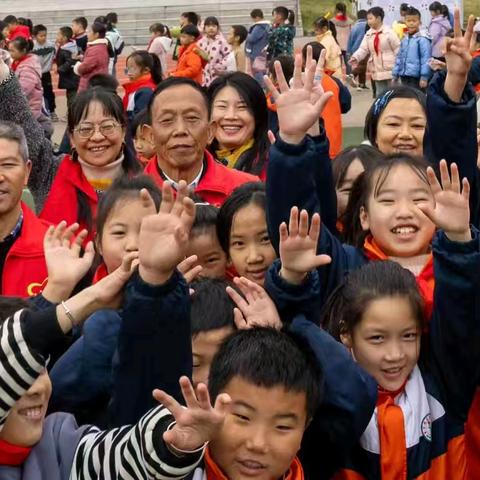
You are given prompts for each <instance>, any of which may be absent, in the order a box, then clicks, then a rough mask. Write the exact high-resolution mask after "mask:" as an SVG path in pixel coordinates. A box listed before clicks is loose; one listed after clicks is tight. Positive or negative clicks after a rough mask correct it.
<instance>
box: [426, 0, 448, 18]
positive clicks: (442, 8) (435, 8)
mask: <svg viewBox="0 0 480 480" xmlns="http://www.w3.org/2000/svg"><path fill="white" fill-rule="evenodd" d="M428 9H429V10H430V11H431V12H436V13H440V14H441V15H443V16H444V17H448V16H449V15H450V11H449V10H448V7H447V5H443V4H441V3H440V2H432V3H431V4H430V5H429V7H428Z"/></svg>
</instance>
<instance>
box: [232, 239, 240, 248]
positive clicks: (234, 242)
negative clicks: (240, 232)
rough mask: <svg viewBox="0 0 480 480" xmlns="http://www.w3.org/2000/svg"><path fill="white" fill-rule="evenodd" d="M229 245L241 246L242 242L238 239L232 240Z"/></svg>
mask: <svg viewBox="0 0 480 480" xmlns="http://www.w3.org/2000/svg"><path fill="white" fill-rule="evenodd" d="M230 246H231V247H234V248H239V247H243V242H241V241H240V240H234V241H233V242H232V243H231V244H230Z"/></svg>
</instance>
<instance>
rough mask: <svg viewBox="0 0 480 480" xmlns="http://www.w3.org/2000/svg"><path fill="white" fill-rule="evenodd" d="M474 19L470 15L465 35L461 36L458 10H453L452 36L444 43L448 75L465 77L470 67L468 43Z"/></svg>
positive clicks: (470, 56) (470, 57)
mask: <svg viewBox="0 0 480 480" xmlns="http://www.w3.org/2000/svg"><path fill="white" fill-rule="evenodd" d="M474 22H475V19H474V17H473V15H470V17H469V19H468V24H467V29H466V30H465V34H464V35H463V34H462V27H461V24H460V10H459V9H458V7H457V8H455V10H454V28H453V31H454V36H453V38H447V39H446V43H445V61H446V64H447V70H448V72H449V73H453V74H456V75H467V74H468V72H469V71H470V67H471V65H472V55H471V53H470V42H471V39H472V35H473V26H474Z"/></svg>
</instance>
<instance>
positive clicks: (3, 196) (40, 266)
mask: <svg viewBox="0 0 480 480" xmlns="http://www.w3.org/2000/svg"><path fill="white" fill-rule="evenodd" d="M30 169H31V162H30V160H29V159H28V148H27V141H26V139H25V135H24V133H23V130H22V129H21V128H20V127H18V126H17V125H15V124H13V123H8V122H0V293H1V294H2V295H14V296H18V297H27V296H31V295H36V294H37V293H40V291H41V290H42V288H43V285H44V283H46V279H47V267H46V264H45V257H44V254H43V237H44V235H45V233H46V231H47V229H48V223H46V222H44V221H43V220H40V219H38V218H37V217H36V216H35V215H34V214H33V213H32V212H31V211H30V209H29V208H28V207H27V206H26V205H25V204H24V203H22V201H21V198H22V191H23V188H24V187H25V186H26V185H27V182H28V176H29V175H30Z"/></svg>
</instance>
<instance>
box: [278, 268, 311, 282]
mask: <svg viewBox="0 0 480 480" xmlns="http://www.w3.org/2000/svg"><path fill="white" fill-rule="evenodd" d="M280 278H282V279H283V280H285V281H286V282H287V283H291V284H292V285H301V284H302V283H303V281H304V280H305V278H307V273H306V272H295V271H294V270H290V269H288V268H285V267H284V266H283V265H282V268H281V269H280Z"/></svg>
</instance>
